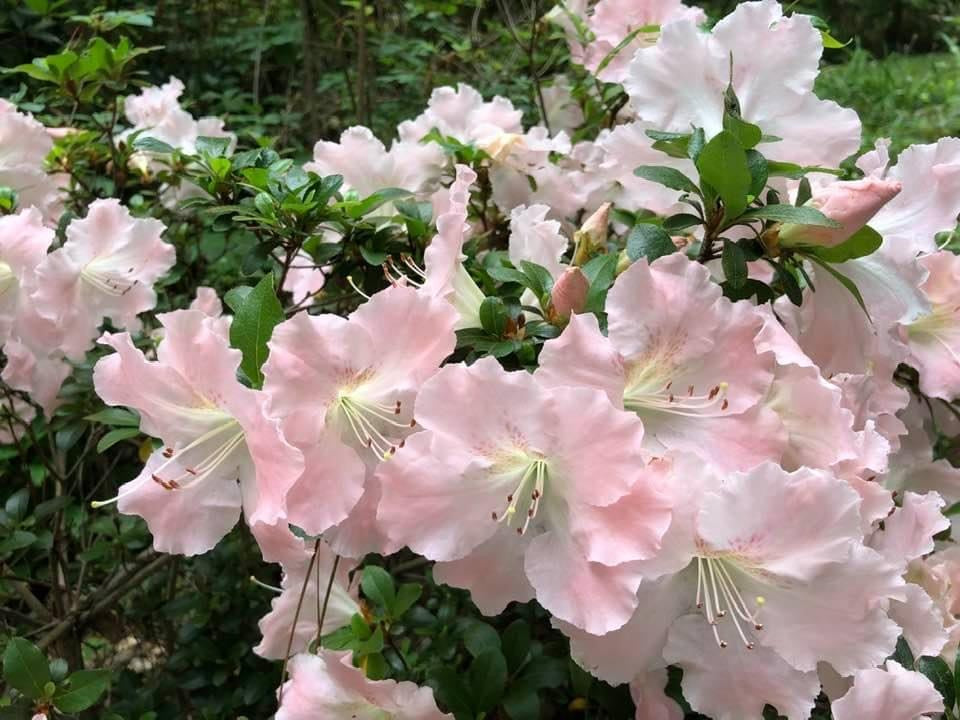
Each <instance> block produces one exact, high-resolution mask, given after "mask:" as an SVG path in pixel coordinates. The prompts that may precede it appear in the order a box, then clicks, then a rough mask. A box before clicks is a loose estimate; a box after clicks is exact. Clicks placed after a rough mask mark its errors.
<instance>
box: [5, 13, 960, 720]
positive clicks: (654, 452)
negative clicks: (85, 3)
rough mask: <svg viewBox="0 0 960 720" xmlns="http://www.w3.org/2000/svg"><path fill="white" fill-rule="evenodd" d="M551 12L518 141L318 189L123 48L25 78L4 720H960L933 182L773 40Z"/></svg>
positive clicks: (942, 152) (334, 145) (939, 168)
mask: <svg viewBox="0 0 960 720" xmlns="http://www.w3.org/2000/svg"><path fill="white" fill-rule="evenodd" d="M544 10H545V12H544V13H543V15H542V17H539V18H537V19H536V23H537V27H538V28H541V29H543V33H544V34H543V37H544V38H546V39H545V40H544V42H551V43H554V45H555V47H551V48H550V51H551V52H565V53H569V58H570V66H571V68H572V69H571V72H570V73H569V74H567V75H557V76H554V77H551V78H549V79H544V80H542V82H541V78H539V77H538V78H535V91H536V92H535V99H536V103H535V105H536V108H535V112H534V113H532V114H531V113H527V114H526V115H524V113H523V112H522V111H521V110H519V109H518V108H517V106H515V105H514V103H513V102H512V101H511V99H509V98H506V97H501V96H494V97H489V96H485V95H484V94H483V93H482V92H481V91H480V90H478V89H476V88H474V87H471V86H469V85H467V84H463V83H461V84H458V85H457V86H455V87H454V86H443V87H438V88H436V89H435V90H434V91H433V93H432V95H431V97H430V99H429V102H428V103H427V105H426V107H425V108H424V109H423V111H422V112H421V113H420V114H419V115H417V116H415V117H412V118H410V119H408V120H405V121H404V122H402V123H400V124H399V126H398V127H397V128H396V130H395V133H394V134H393V135H392V136H391V137H387V138H379V137H377V136H376V135H375V134H374V133H373V132H372V130H370V129H369V128H367V127H364V126H354V127H350V128H348V129H346V130H345V131H344V132H343V133H342V134H341V135H340V136H339V138H338V139H337V140H319V141H317V142H316V145H315V146H314V147H313V148H312V158H311V159H309V160H307V161H306V162H303V161H302V160H301V158H302V156H303V154H304V153H303V150H304V149H301V148H296V147H283V146H282V145H280V144H279V143H277V142H276V141H275V139H271V138H268V137H263V136H256V135H253V136H251V135H250V134H246V135H244V136H243V137H240V136H238V134H237V132H236V129H234V128H231V127H230V126H229V124H228V123H226V122H225V121H224V120H223V119H221V118H214V117H195V116H194V115H193V114H192V113H191V112H189V111H188V110H187V109H185V108H184V105H183V104H182V103H183V102H185V100H186V98H187V97H188V93H189V88H187V87H185V85H184V83H183V82H181V81H180V80H178V79H177V78H175V77H171V78H170V79H169V80H168V81H166V82H164V83H163V84H161V85H150V84H149V83H148V82H146V81H145V80H144V79H143V67H144V65H145V64H146V63H149V62H150V57H151V55H153V54H155V53H158V52H162V50H159V49H157V48H154V47H140V46H137V45H136V43H134V42H132V41H131V40H130V39H128V38H127V37H124V36H123V35H122V34H121V33H117V32H116V31H117V30H118V28H119V29H121V30H122V28H123V27H124V25H125V24H131V25H136V24H137V23H138V22H143V20H142V18H141V17H138V16H137V15H136V14H133V15H131V14H123V13H114V14H112V15H111V14H108V16H109V19H110V22H107V21H106V18H107V17H108V16H107V15H97V16H95V17H92V18H88V19H87V20H85V21H84V22H85V25H84V27H85V28H86V29H85V30H84V31H83V32H78V33H77V34H76V35H75V37H74V38H73V40H72V41H71V42H70V44H69V46H68V47H67V48H65V49H64V50H63V51H62V52H59V53H57V54H55V55H49V56H45V57H39V58H36V59H35V60H33V62H32V63H28V64H24V65H20V66H17V67H14V68H10V69H9V72H11V73H14V74H17V75H18V76H19V77H20V78H21V79H22V80H23V85H22V88H21V91H19V92H18V93H16V94H14V95H13V96H11V97H10V98H8V99H6V100H2V101H0V345H2V353H3V367H2V371H0V380H2V384H0V391H2V398H0V400H2V402H0V445H2V446H0V473H2V477H3V479H4V496H3V497H2V498H0V499H2V500H4V502H5V505H4V510H3V511H2V513H0V597H2V598H3V600H4V602H3V607H2V609H0V623H2V625H0V627H2V628H3V645H4V652H3V677H4V680H5V684H6V694H5V695H4V696H3V700H2V701H0V716H2V717H10V718H32V719H33V720H39V719H41V718H55V717H62V716H67V717H75V716H86V717H105V718H112V719H114V720H116V719H120V720H123V718H127V720H131V719H136V718H139V719H141V720H155V719H166V718H182V717H198V718H199V717H202V718H227V717H231V718H232V717H238V716H245V717H270V716H274V717H276V718H277V719H278V720H307V719H308V718H311V719H312V718H344V719H346V718H403V719H405V720H428V719H429V720H433V719H439V718H457V720H464V719H471V720H472V719H477V720H479V719H480V718H511V719H512V720H534V719H535V718H554V717H589V718H609V719H611V720H621V719H624V718H631V717H636V718H638V720H646V719H650V718H657V719H658V720H675V719H681V718H699V717H708V718H714V719H715V720H749V719H753V718H757V719H760V718H763V719H764V720H775V719H776V718H788V719H789V720H794V719H796V720H806V719H807V718H818V719H820V720H825V719H826V718H835V719H836V720H857V719H862V718H882V719H883V720H901V719H902V720H914V719H915V718H917V717H921V716H928V715H934V716H938V717H939V716H943V717H946V718H956V717H958V713H960V711H958V708H957V688H958V687H960V668H958V667H957V647H958V643H960V581H958V585H957V586H956V587H955V586H954V585H953V581H954V580H955V579H957V578H958V577H960V555H958V548H957V546H956V545H955V544H954V542H953V539H952V519H953V518H954V517H955V516H956V514H957V509H958V508H960V504H958V503H960V469H957V467H955V463H956V464H957V465H960V453H958V447H960V405H958V404H957V402H956V401H957V400H958V398H960V355H958V353H960V258H958V256H957V255H956V254H955V251H956V250H958V249H960V244H958V242H957V238H956V236H955V234H954V232H953V231H954V228H955V227H956V223H957V216H958V213H960V139H958V138H943V139H941V140H939V141H937V142H935V143H931V144H925V145H912V146H909V147H907V148H906V149H905V150H903V151H902V152H900V153H899V155H894V153H893V150H892V149H891V148H896V147H897V146H896V145H892V144H891V142H892V141H891V140H888V139H883V140H880V141H878V142H877V143H876V145H875V147H873V148H872V149H870V150H869V151H868V152H865V153H860V148H861V124H860V120H859V118H858V116H857V114H856V112H854V111H853V110H851V109H848V108H844V107H842V106H840V105H839V104H837V103H836V102H833V101H830V100H826V99H822V98H820V97H818V96H817V94H815V93H814V90H813V87H814V82H815V80H816V78H817V75H818V72H819V66H820V62H821V56H822V54H823V51H824V48H825V47H826V48H832V47H837V46H838V45H840V43H839V42H838V41H837V40H835V39H834V38H833V37H832V36H831V35H830V33H829V31H828V28H827V27H826V24H825V22H824V21H823V20H822V19H820V18H818V17H815V16H811V15H806V14H802V13H800V12H793V11H791V10H790V9H789V8H786V7H781V5H780V4H778V3H777V2H776V0H759V1H756V2H745V3H742V4H739V5H737V6H736V7H735V8H734V9H733V10H732V11H731V12H730V13H729V14H728V15H727V16H725V17H723V18H722V19H720V20H719V21H718V22H716V23H710V22H708V20H707V15H706V14H705V12H704V11H703V10H702V9H700V8H698V7H694V6H692V5H684V4H681V3H680V2H679V1H677V0H670V1H668V2H647V1H646V0H600V2H597V3H595V4H594V3H588V2H586V1H585V0H568V1H567V2H560V3H557V4H556V5H555V6H552V7H550V8H544ZM534 37H536V32H535V33H534ZM532 52H533V51H531V54H532ZM531 115H532V116H531ZM41 121H42V122H41ZM894 142H895V141H894ZM841 166H842V169H841Z"/></svg>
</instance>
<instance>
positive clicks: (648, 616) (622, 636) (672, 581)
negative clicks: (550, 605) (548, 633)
mask: <svg viewBox="0 0 960 720" xmlns="http://www.w3.org/2000/svg"><path fill="white" fill-rule="evenodd" d="M691 579H692V578H691V576H690V575H688V574H678V575H669V576H667V577H665V578H663V579H661V580H657V581H655V582H649V581H647V580H644V581H643V582H641V583H640V588H639V590H637V610H636V611H635V612H634V614H633V616H632V617H631V618H630V620H629V621H628V622H627V624H626V625H624V626H623V627H621V628H618V629H617V630H613V631H611V632H608V633H606V634H604V635H591V634H590V633H587V632H585V631H583V630H581V629H580V628H578V627H575V626H573V625H570V624H569V623H565V622H563V621H561V620H557V619H556V618H554V619H553V620H551V622H552V623H553V625H554V626H555V627H556V628H557V629H559V630H560V631H561V632H562V633H563V634H564V635H566V636H567V637H569V638H570V654H571V656H572V657H573V659H574V660H575V661H576V662H577V664H578V665H580V666H581V667H582V668H583V669H585V670H586V671H587V672H589V673H590V674H592V675H594V676H596V677H598V678H600V679H601V680H605V681H606V682H608V683H612V684H615V685H619V684H622V683H626V682H630V681H631V680H633V679H634V678H635V677H638V676H641V675H643V674H644V673H645V672H647V671H648V670H652V669H656V668H662V667H665V666H666V665H667V662H666V661H665V660H664V659H663V646H664V645H665V644H666V642H667V632H668V631H669V630H670V626H671V625H673V622H674V620H676V619H677V618H678V617H680V616H681V615H684V614H685V613H687V612H688V611H689V610H690V609H691V607H692V604H693V602H692V601H693V597H694V592H695V585H696V583H695V582H691Z"/></svg>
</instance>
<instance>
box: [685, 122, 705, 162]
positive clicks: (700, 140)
mask: <svg viewBox="0 0 960 720" xmlns="http://www.w3.org/2000/svg"><path fill="white" fill-rule="evenodd" d="M706 144H707V136H706V133H704V132H703V128H694V129H693V134H692V135H690V143H689V144H688V145H687V157H689V158H690V159H691V160H693V162H694V163H696V162H697V158H698V157H700V153H701V152H703V147H704V145H706Z"/></svg>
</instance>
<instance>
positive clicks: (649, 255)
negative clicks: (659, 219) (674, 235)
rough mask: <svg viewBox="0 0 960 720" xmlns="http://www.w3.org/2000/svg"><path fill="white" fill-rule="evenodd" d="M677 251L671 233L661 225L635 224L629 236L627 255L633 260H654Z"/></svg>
mask: <svg viewBox="0 0 960 720" xmlns="http://www.w3.org/2000/svg"><path fill="white" fill-rule="evenodd" d="M676 251H677V246H676V245H674V244H673V240H671V239H670V234H669V233H668V232H667V231H666V230H664V229H663V228H662V227H660V226H659V225H653V224H652V223H644V222H640V223H637V224H636V225H634V226H633V229H632V230H631V231H630V235H628V236H627V257H628V258H630V259H631V260H639V259H640V258H642V257H643V258H646V259H647V260H649V261H650V262H653V261H654V260H656V259H657V258H658V257H663V256H664V255H670V254H671V253H675V252H676Z"/></svg>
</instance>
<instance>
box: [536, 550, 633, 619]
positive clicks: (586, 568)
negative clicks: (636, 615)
mask: <svg viewBox="0 0 960 720" xmlns="http://www.w3.org/2000/svg"><path fill="white" fill-rule="evenodd" d="M524 569H525V571H526V574H527V578H528V579H529V580H530V584H531V585H533V588H534V590H535V591H536V594H537V601H538V602H539V603H540V604H541V605H543V607H544V608H545V609H546V610H548V611H549V612H550V614H551V615H553V616H554V617H556V618H558V619H559V620H564V621H566V622H568V623H570V624H571V625H574V626H576V627H579V628H582V629H583V630H586V631H587V632H589V633H592V634H596V635H603V634H604V633H608V632H610V631H611V630H616V629H617V628H619V627H623V625H625V624H626V622H627V621H628V620H629V619H630V617H631V616H632V615H633V611H634V610H635V609H636V607H637V603H638V600H637V588H638V586H639V584H640V574H639V573H638V572H637V570H636V569H635V568H633V567H631V565H630V564H629V563H628V564H625V565H619V566H617V567H607V566H606V565H601V564H600V563H593V562H589V561H587V560H586V559H584V558H583V556H582V555H581V554H580V553H579V552H578V551H577V549H576V548H574V547H573V546H572V545H571V543H570V542H569V541H568V540H566V539H565V538H562V537H556V535H555V534H554V533H551V532H546V533H544V534H542V535H538V536H537V537H535V538H534V539H533V540H531V541H530V547H529V548H528V549H527V552H526V556H525V558H524Z"/></svg>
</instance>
